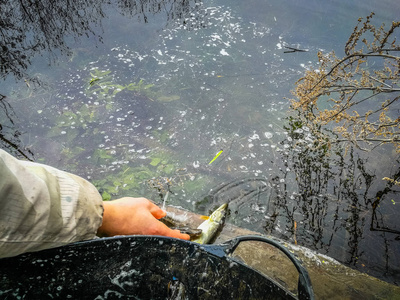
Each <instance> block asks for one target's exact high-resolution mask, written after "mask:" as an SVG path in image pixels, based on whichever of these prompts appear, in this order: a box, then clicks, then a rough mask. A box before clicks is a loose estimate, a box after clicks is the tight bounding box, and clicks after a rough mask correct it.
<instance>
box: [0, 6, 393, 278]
mask: <svg viewBox="0 0 400 300" xmlns="http://www.w3.org/2000/svg"><path fill="white" fill-rule="evenodd" d="M63 3H65V2H63ZM160 3H161V4H162V5H161V6H158V5H157V4H155V1H154V2H151V3H149V4H148V6H146V7H145V8H144V11H142V10H141V9H140V8H139V7H136V6H134V5H132V6H127V3H124V2H123V1H113V3H111V4H106V3H103V2H99V1H96V2H93V3H92V2H91V1H87V3H85V4H79V7H78V4H76V3H69V6H68V9H66V11H67V12H71V15H74V18H75V19H74V20H75V22H72V23H71V22H69V21H66V18H65V16H66V15H68V13H67V14H66V15H63V16H60V15H57V13H56V12H53V14H51V15H52V16H54V18H55V19H57V22H53V23H52V22H51V20H52V19H51V18H50V20H49V22H48V25H49V27H43V28H45V34H44V33H43V31H41V28H40V27H38V26H36V25H32V24H30V23H29V22H27V21H25V23H24V25H23V28H24V29H25V30H23V31H22V32H25V33H24V34H25V37H22V36H21V37H20V39H14V41H16V42H15V43H16V45H15V47H14V48H18V46H20V45H21V43H24V41H25V44H24V49H31V50H26V51H25V52H23V53H19V56H17V57H14V58H13V57H11V56H10V55H9V56H8V61H9V62H11V63H13V65H12V67H10V68H8V70H14V72H9V73H8V74H7V73H5V72H3V73H4V76H3V77H4V81H2V82H1V83H0V94H2V95H4V96H6V97H5V98H4V99H3V101H1V104H2V114H1V115H0V117H1V125H2V128H1V133H2V147H4V148H7V147H8V149H9V151H10V152H13V153H14V154H15V155H19V156H22V155H25V156H27V157H29V158H31V159H34V160H36V161H39V162H43V163H47V164H50V165H52V166H55V167H58V168H61V169H64V170H67V171H70V172H73V173H76V174H78V175H80V176H83V177H85V178H88V179H89V180H91V181H92V182H93V183H94V184H95V185H96V186H97V187H98V188H99V190H100V191H101V193H102V194H103V197H104V198H106V199H108V198H113V199H114V198H117V197H121V196H126V195H131V196H146V197H148V198H151V199H153V200H155V201H158V202H159V203H161V202H162V200H163V199H164V197H165V198H166V194H167V193H169V196H168V202H169V204H175V205H180V206H182V207H185V208H188V209H190V210H192V211H196V212H199V213H204V214H209V212H210V211H211V210H213V209H214V208H216V207H217V206H219V204H221V202H224V201H230V210H231V214H230V216H229V219H228V221H229V222H232V223H235V224H237V225H239V226H243V227H246V228H249V229H253V230H257V231H260V232H262V233H267V234H271V235H274V236H278V237H281V238H284V239H286V240H288V241H290V242H292V243H298V244H301V245H305V246H307V247H309V248H312V249H315V250H317V251H319V252H321V253H324V254H327V255H329V256H332V257H334V258H336V259H338V260H339V261H341V262H343V263H345V264H346V265H349V266H351V267H353V268H356V269H358V270H361V271H363V272H366V273H369V274H371V275H373V276H376V277H378V278H381V279H384V280H386V281H389V282H391V283H395V284H398V283H399V280H400V277H399V274H400V272H399V271H400V270H399V265H400V264H399V260H398V256H397V255H396V253H399V250H400V249H399V248H400V245H399V236H400V230H399V226H400V224H399V221H398V218H396V216H397V215H398V214H399V206H400V203H399V202H400V198H399V196H398V193H399V192H398V189H397V190H396V188H394V187H392V188H391V187H389V186H388V185H387V184H386V182H384V181H382V180H381V178H382V177H384V176H389V177H390V176H392V177H393V176H394V174H396V173H398V172H399V163H398V155H396V153H395V152H394V151H393V149H392V148H391V147H389V146H384V147H380V148H376V149H375V150H373V151H372V152H369V153H363V152H360V151H358V150H355V149H353V150H349V151H348V152H347V154H346V155H345V154H344V153H345V151H344V149H343V148H342V146H341V145H339V146H338V149H337V151H338V154H332V155H331V156H326V155H324V153H323V151H322V150H321V151H319V152H318V151H317V152H314V153H312V152H307V151H306V150H305V148H304V147H302V146H296V144H295V142H296V141H299V140H302V141H305V143H307V141H310V140H312V136H311V135H310V134H309V133H308V132H307V130H306V128H304V129H302V131H299V130H298V129H294V128H293V127H291V125H292V124H291V123H290V121H289V120H288V119H287V116H288V109H289V102H288V100H287V99H286V98H291V97H292V96H291V93H290V91H291V90H293V89H294V84H295V82H296V80H297V79H299V78H300V77H301V76H302V75H303V74H304V71H305V70H306V69H307V68H309V67H316V66H317V56H316V55H317V52H318V51H325V52H329V51H331V50H335V52H336V53H337V55H339V56H340V55H343V46H344V44H345V43H346V41H347V39H348V37H349V35H350V34H351V32H352V31H353V28H354V26H355V25H356V23H357V19H358V18H359V17H365V16H367V15H369V14H370V12H371V11H374V12H375V13H376V15H375V17H374V22H376V23H375V24H377V25H378V24H380V23H382V22H385V23H387V24H389V23H390V22H391V21H393V20H396V18H397V19H398V11H399V4H398V3H397V1H395V0H386V1H380V2H379V4H377V3H376V2H375V1H356V0H353V1H339V0H337V1H329V2H328V3H320V2H319V1H312V0H303V1H268V2H266V1H259V0H254V1H229V2H228V3H227V2H226V1H204V2H200V1H191V2H188V3H187V6H180V5H177V4H175V5H171V4H170V1H161V2H160ZM13 5H15V7H17V5H16V4H13ZM85 5H86V6H85ZM61 7H63V5H61ZM65 7H67V6H65ZM160 7H161V9H160ZM1 11H2V12H3V11H6V10H5V9H3V8H2V9H1ZM73 12H79V13H73ZM85 14H86V15H87V16H90V18H88V17H84V15H85ZM13 16H14V17H15V18H17V17H18V16H19V15H18V14H14V15H13ZM37 16H38V15H37V14H32V18H36V17H37ZM17 19H18V18H17ZM25 20H26V18H25ZM28 20H29V19H28ZM14 23H16V24H17V23H18V22H14ZM64 23H65V24H69V25H68V26H65V27H62V26H60V25H61V24H64ZM35 24H38V23H35ZM55 24H58V26H60V28H64V31H63V30H59V31H57V30H55V28H57V26H56V27H55V28H54V27H52V26H53V25H55ZM43 28H42V30H43ZM46 28H47V29H46ZM7 32H8V33H9V34H10V36H12V34H15V32H14V33H12V31H7ZM5 36H7V35H5ZM35 43H36V45H38V46H37V47H36V48H35V47H28V46H27V45H33V44H35ZM54 46H56V47H54ZM285 46H290V47H296V48H300V49H306V50H308V51H307V52H301V53H300V52H299V53H284V51H285V50H287V49H286V48H285ZM10 49H13V48H12V47H10ZM3 50H4V48H3ZM10 53H11V52H10ZM16 53H17V52H16ZM28 59H29V61H30V62H28ZM15 78H16V79H17V80H15ZM291 128H292V130H291ZM6 140H7V141H8V142H6ZM16 149H18V150H19V152H18V151H17V150H16ZM220 150H223V152H222V154H221V155H220V156H219V157H218V158H217V159H216V160H215V161H214V162H212V163H211V164H209V163H210V161H211V160H212V159H213V158H214V157H215V155H216V154H217V153H218V152H219V151H220Z"/></svg>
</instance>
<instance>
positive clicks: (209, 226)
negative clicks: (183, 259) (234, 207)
mask: <svg viewBox="0 0 400 300" xmlns="http://www.w3.org/2000/svg"><path fill="white" fill-rule="evenodd" d="M227 211H228V203H224V204H222V205H221V206H220V207H218V208H217V209H216V210H215V211H214V212H213V213H212V214H211V215H210V216H209V217H208V219H207V220H205V221H204V222H203V223H201V224H200V225H199V227H197V229H201V234H200V236H199V237H198V238H195V239H193V240H192V239H191V241H192V242H195V243H198V244H209V243H210V242H212V241H213V240H214V238H215V236H216V234H217V233H218V232H219V230H220V229H221V228H222V226H223V224H224V222H225V216H226V214H227Z"/></svg>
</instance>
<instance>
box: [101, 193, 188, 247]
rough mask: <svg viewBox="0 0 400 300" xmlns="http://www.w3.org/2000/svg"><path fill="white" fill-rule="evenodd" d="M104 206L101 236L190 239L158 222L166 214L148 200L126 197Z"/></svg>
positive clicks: (105, 203)
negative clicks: (153, 236) (155, 236)
mask: <svg viewBox="0 0 400 300" xmlns="http://www.w3.org/2000/svg"><path fill="white" fill-rule="evenodd" d="M103 206H104V214H103V223H102V224H101V226H100V228H99V229H98V230H97V235H99V236H114V235H133V234H141V235H163V236H169V237H174V238H179V239H184V240H189V239H190V237H189V235H187V234H182V233H181V232H180V231H179V230H172V229H170V228H169V227H168V226H167V225H165V224H164V223H162V222H160V221H158V220H157V219H161V218H163V217H165V215H166V212H165V211H163V210H162V209H161V208H159V207H158V206H157V205H155V204H154V203H152V202H150V201H149V200H147V199H146V198H131V197H125V198H121V199H117V200H113V201H104V202H103Z"/></svg>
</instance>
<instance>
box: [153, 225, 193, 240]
mask: <svg viewBox="0 0 400 300" xmlns="http://www.w3.org/2000/svg"><path fill="white" fill-rule="evenodd" d="M157 223H159V226H158V227H157V228H156V230H155V231H153V233H152V234H153V235H162V236H169V237H172V238H177V239H182V240H187V241H188V240H190V236H189V235H188V234H184V233H181V232H180V231H179V230H177V229H175V230H174V229H171V228H169V227H168V226H167V225H165V224H164V223H161V222H159V221H157Z"/></svg>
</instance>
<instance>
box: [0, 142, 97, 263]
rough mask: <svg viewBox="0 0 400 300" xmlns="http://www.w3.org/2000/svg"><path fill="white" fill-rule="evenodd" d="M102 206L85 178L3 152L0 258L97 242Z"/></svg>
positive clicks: (0, 157) (0, 161)
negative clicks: (84, 242)
mask: <svg viewBox="0 0 400 300" xmlns="http://www.w3.org/2000/svg"><path fill="white" fill-rule="evenodd" d="M102 203H103V201H102V198H101V195H100V194H99V193H98V191H97V189H96V188H95V187H94V186H93V185H92V184H91V183H89V182H88V181H86V180H84V179H83V178H81V177H78V176H75V175H73V174H69V173H67V172H63V171H60V170H58V169H55V168H52V167H49V166H46V165H42V164H38V163H33V162H27V161H21V160H17V159H16V158H14V157H12V156H11V155H9V154H8V153H6V152H5V151H3V150H1V149H0V257H9V256H15V255H18V254H21V253H24V252H31V251H38V250H42V249H46V248H52V247H57V246H61V245H65V244H68V243H71V242H75V241H83V240H89V239H93V238H95V237H96V231H97V229H98V228H99V227H100V225H101V222H102V215H103V204H102Z"/></svg>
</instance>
